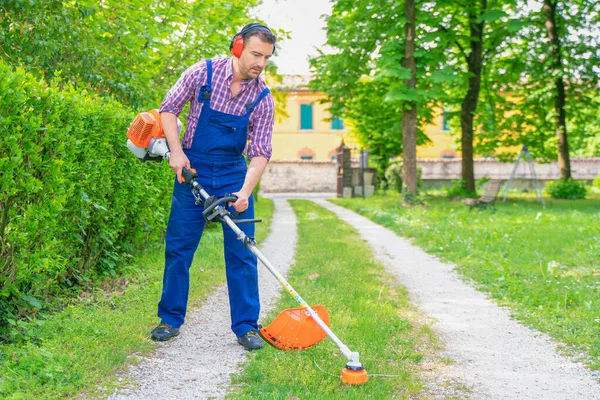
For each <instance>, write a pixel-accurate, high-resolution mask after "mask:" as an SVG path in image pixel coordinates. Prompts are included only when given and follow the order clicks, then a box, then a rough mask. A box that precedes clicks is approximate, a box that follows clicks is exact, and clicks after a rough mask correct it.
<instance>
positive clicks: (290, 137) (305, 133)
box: [272, 75, 459, 161]
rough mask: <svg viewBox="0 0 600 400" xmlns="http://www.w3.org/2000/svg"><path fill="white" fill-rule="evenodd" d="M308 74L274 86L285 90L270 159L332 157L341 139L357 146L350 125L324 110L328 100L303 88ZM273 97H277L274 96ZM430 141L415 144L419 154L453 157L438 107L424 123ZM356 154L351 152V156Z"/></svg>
mask: <svg viewBox="0 0 600 400" xmlns="http://www.w3.org/2000/svg"><path fill="white" fill-rule="evenodd" d="M309 79H310V76H306V75H286V76H284V80H283V83H282V84H280V85H277V84H275V85H272V86H279V87H278V89H279V90H281V91H283V92H285V93H286V94H287V96H286V97H285V104H277V107H278V108H283V109H285V111H286V113H287V115H288V116H287V117H286V118H276V119H275V126H274V128H273V157H272V159H273V160H302V159H303V160H315V161H327V160H329V161H331V160H333V159H335V153H336V149H337V148H338V147H339V145H340V143H341V142H342V140H343V141H344V143H346V145H348V146H349V147H350V148H352V149H356V148H358V147H359V145H358V144H357V141H356V139H355V138H354V137H353V136H352V127H351V126H347V124H346V123H345V121H343V120H341V119H339V118H335V117H334V116H332V115H331V114H330V113H329V112H328V111H327V108H328V107H329V105H328V104H320V103H319V100H321V99H323V98H324V96H323V94H321V93H318V92H314V91H312V90H309V89H308V88H306V85H307V83H308V80H309ZM276 101H277V99H276ZM425 133H426V134H427V136H428V137H429V138H430V139H431V141H432V143H431V144H429V145H425V146H418V147H417V157H419V158H453V157H457V156H459V154H457V152H456V151H455V150H454V148H455V144H454V139H453V138H452V137H451V136H450V135H449V132H448V130H447V128H446V126H445V122H444V118H443V114H442V113H441V110H440V112H439V114H438V115H437V116H436V118H435V119H434V123H433V124H432V125H428V126H426V127H425ZM353 153H354V152H353ZM354 156H357V154H353V157H354Z"/></svg>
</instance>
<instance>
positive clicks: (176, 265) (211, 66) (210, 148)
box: [151, 23, 277, 350]
mask: <svg viewBox="0 0 600 400" xmlns="http://www.w3.org/2000/svg"><path fill="white" fill-rule="evenodd" d="M276 40H277V38H276V37H275V36H274V35H273V33H272V32H271V31H270V30H269V28H267V27H266V26H264V25H260V24H256V23H253V24H248V25H246V26H244V28H243V29H242V30H241V31H240V32H239V33H238V34H236V35H235V36H234V37H233V40H232V41H231V46H230V49H231V52H232V57H228V58H214V59H212V60H205V61H201V62H199V63H197V64H195V65H193V66H192V67H190V68H189V69H188V70H187V71H185V72H184V73H183V75H182V76H181V78H180V79H179V80H178V81H177V83H176V84H175V85H174V86H173V87H172V88H171V90H170V91H169V93H168V94H167V96H166V97H165V99H164V101H163V103H162V105H161V107H160V113H161V119H162V124H163V129H164V132H165V136H166V137H167V141H168V143H169V148H170V149H171V156H170V165H171V168H172V169H173V171H174V172H175V173H176V174H177V178H179V177H180V176H181V170H182V169H183V168H194V169H196V171H197V173H198V177H199V178H198V180H199V182H200V184H202V186H204V188H205V189H206V191H207V192H208V193H210V194H211V195H216V196H218V197H221V196H224V195H225V194H228V193H230V194H233V195H236V196H237V198H238V199H237V201H235V203H233V207H234V208H235V210H236V211H238V212H244V218H254V199H253V197H252V191H253V189H254V187H255V186H256V184H257V183H258V181H259V179H260V177H261V175H262V174H263V171H264V169H265V167H266V165H267V162H268V160H269V159H270V157H271V134H272V131H273V121H274V103H273V96H272V95H271V94H270V92H269V89H268V88H267V87H266V85H265V83H264V81H263V80H262V78H261V77H260V73H261V72H262V71H263V70H264V68H265V66H266V64H267V61H268V60H269V58H270V57H271V55H272V54H273V52H274V51H275V42H276ZM188 101H191V107H190V112H189V116H188V123H187V128H186V131H185V134H184V136H183V140H182V143H181V144H180V143H179V137H178V131H177V125H176V123H177V116H178V115H179V114H180V113H181V110H182V109H183V107H184V105H185V104H186V103H187V102H188ZM244 149H246V154H247V156H248V157H249V158H250V164H249V165H248V167H246V160H245V158H244V157H243V155H242V154H243V153H244ZM202 211H203V208H202V207H200V206H197V205H196V204H195V198H194V196H193V195H192V193H191V191H190V189H189V188H188V187H187V186H186V185H185V184H179V183H178V181H177V179H176V180H175V187H174V189H173V199H172V204H171V214H170V217H169V224H168V226H167V238H166V242H167V243H166V251H165V272H164V277H163V291H162V297H161V300H160V302H159V304H158V316H159V317H160V318H161V323H160V325H158V326H157V327H156V328H155V329H154V330H153V331H152V333H151V338H152V339H153V340H157V341H166V340H169V339H171V338H173V337H175V336H177V335H178V334H179V327H180V326H181V325H182V324H183V322H184V319H185V313H186V308H187V300H188V289H189V269H190V266H191V264H192V259H193V256H194V252H195V251H196V248H197V247H198V243H199V242H200V238H201V236H202V231H203V229H204V223H205V221H204V218H203V217H202ZM240 229H242V230H243V231H244V233H246V235H248V236H250V237H253V236H254V224H244V225H240ZM223 236H224V240H225V245H224V248H225V264H226V276H227V286H228V290H229V304H230V308H231V329H232V330H233V332H234V333H235V335H236V336H237V338H238V343H240V344H241V345H242V346H243V347H244V348H245V349H246V350H255V349H260V348H262V347H263V342H262V340H261V339H260V337H259V336H258V331H257V330H258V324H257V321H258V314H259V311H260V304H259V297H258V273H257V259H256V256H254V255H253V254H252V253H251V252H250V251H248V249H246V248H245V247H244V244H243V243H242V242H241V241H239V240H237V238H236V235H235V234H234V233H233V231H232V230H231V228H229V227H228V226H227V225H226V224H223Z"/></svg>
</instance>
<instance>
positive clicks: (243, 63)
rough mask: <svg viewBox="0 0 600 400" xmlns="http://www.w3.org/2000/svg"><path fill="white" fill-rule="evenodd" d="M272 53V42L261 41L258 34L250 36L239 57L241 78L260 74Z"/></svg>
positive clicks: (250, 77)
mask: <svg viewBox="0 0 600 400" xmlns="http://www.w3.org/2000/svg"><path fill="white" fill-rule="evenodd" d="M272 54H273V45H272V44H270V43H266V42H263V41H262V40H260V38H259V37H258V36H252V37H250V38H249V39H248V40H247V41H246V45H245V46H244V50H243V51H242V56H241V57H240V58H239V61H240V62H239V65H240V72H241V74H242V79H254V78H256V77H257V76H258V75H260V73H261V72H262V71H263V70H264V69H265V66H266V65H267V61H269V58H271V55H272Z"/></svg>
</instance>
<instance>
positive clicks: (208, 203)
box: [179, 168, 262, 224]
mask: <svg viewBox="0 0 600 400" xmlns="http://www.w3.org/2000/svg"><path fill="white" fill-rule="evenodd" d="M179 183H185V184H187V185H188V186H189V187H191V188H192V193H193V194H194V197H196V204H203V205H204V211H202V215H203V216H204V219H206V220H207V221H209V222H213V221H217V222H223V220H224V217H229V218H230V219H231V221H232V222H234V223H236V224H250V223H254V222H261V221H262V220H261V219H234V218H235V217H237V216H238V215H240V213H238V212H236V213H234V214H231V213H230V212H229V210H227V207H226V206H225V207H223V206H222V204H227V203H235V202H236V201H237V199H238V197H237V196H236V195H225V196H223V197H221V198H218V197H217V196H209V195H208V193H206V191H205V190H204V188H203V187H202V185H201V184H200V182H198V173H197V172H196V170H195V169H193V168H190V169H187V168H183V169H182V170H181V178H180V179H179Z"/></svg>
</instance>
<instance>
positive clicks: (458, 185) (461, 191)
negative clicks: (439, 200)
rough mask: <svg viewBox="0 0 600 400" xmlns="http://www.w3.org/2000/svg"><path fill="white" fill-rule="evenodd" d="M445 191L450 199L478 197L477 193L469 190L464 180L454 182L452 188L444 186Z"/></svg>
mask: <svg viewBox="0 0 600 400" xmlns="http://www.w3.org/2000/svg"><path fill="white" fill-rule="evenodd" d="M444 191H445V192H446V196H447V197H448V198H454V197H460V198H464V197H477V193H475V192H471V191H469V190H467V183H466V182H465V181H464V179H457V180H453V181H452V186H450V187H447V186H444Z"/></svg>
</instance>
